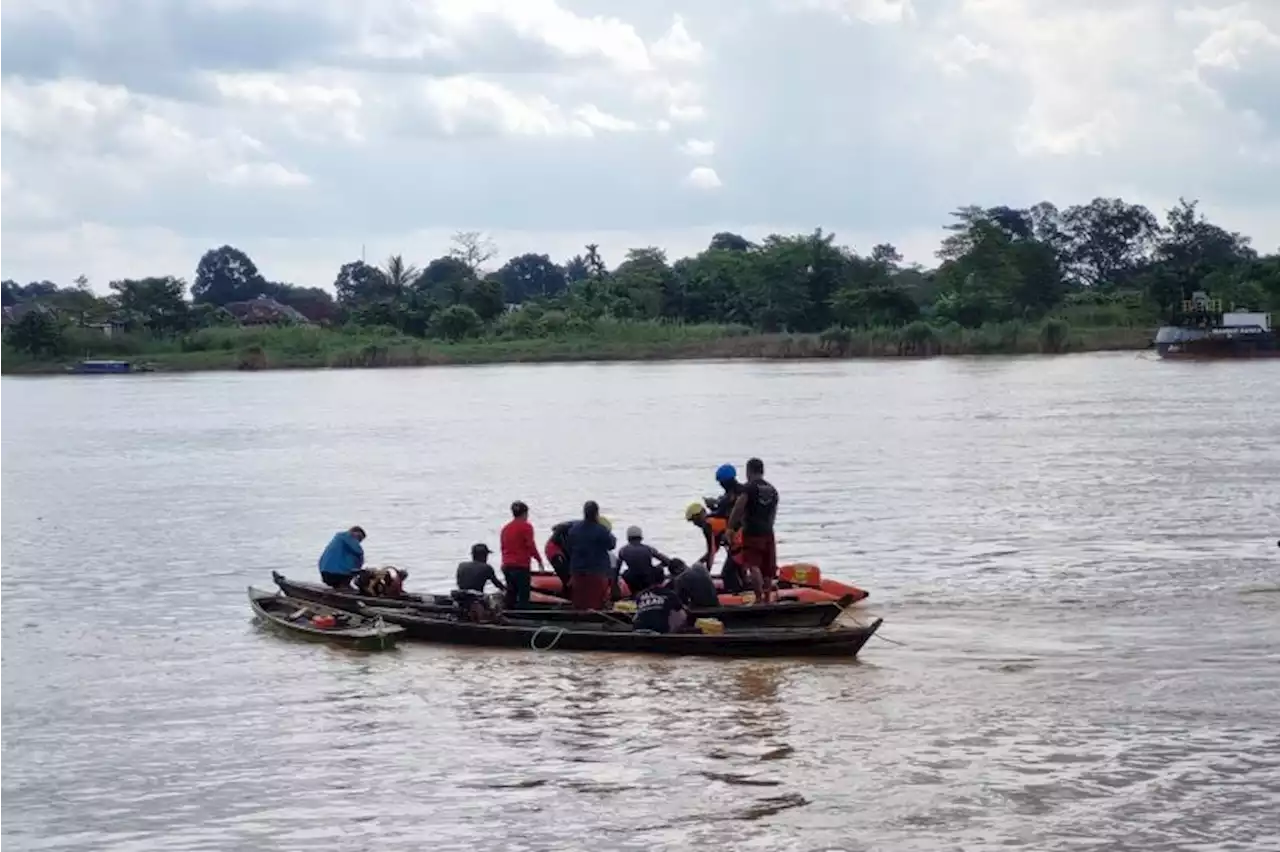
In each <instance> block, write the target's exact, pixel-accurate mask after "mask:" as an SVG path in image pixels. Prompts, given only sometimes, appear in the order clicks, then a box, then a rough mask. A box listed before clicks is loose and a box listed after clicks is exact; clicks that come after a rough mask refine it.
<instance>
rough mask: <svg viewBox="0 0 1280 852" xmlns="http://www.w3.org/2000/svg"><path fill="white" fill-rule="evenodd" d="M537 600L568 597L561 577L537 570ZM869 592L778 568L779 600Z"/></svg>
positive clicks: (729, 602)
mask: <svg viewBox="0 0 1280 852" xmlns="http://www.w3.org/2000/svg"><path fill="white" fill-rule="evenodd" d="M720 585H721V584H720V579H719V578H718V577H717V578H716V587H717V588H720ZM532 586H533V591H534V595H533V598H532V599H533V600H534V601H537V600H538V598H539V597H540V595H539V593H541V594H542V595H553V596H562V595H563V594H564V586H563V584H562V583H561V582H560V578H559V577H557V576H556V575H555V573H554V572H552V571H534V572H533V582H532ZM618 586H619V588H620V590H621V592H622V595H623V597H627V596H628V595H630V594H631V591H630V589H628V588H627V584H626V581H625V580H622V579H619V580H618ZM868 594H869V593H868V592H866V591H865V590H863V589H860V588H858V587H857V586H853V585H850V584H849V583H842V582H840V581H839V580H832V579H829V578H826V577H823V576H822V570H821V569H820V568H818V566H817V565H813V564H811V563H808V562H796V563H792V564H790V565H779V566H778V600H779V601H799V602H801V603H825V602H827V601H838V600H840V599H841V598H842V597H844V596H845V595H852V596H853V599H854V600H855V601H860V600H863V599H865V598H866V597H868ZM720 603H721V604H722V605H724V606H734V605H736V604H740V603H742V598H741V597H739V596H738V595H723V594H722V595H720Z"/></svg>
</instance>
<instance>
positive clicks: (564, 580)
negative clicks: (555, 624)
mask: <svg viewBox="0 0 1280 852" xmlns="http://www.w3.org/2000/svg"><path fill="white" fill-rule="evenodd" d="M573 524H574V522H573V521H563V522H561V523H558V524H556V525H555V526H554V527H552V528H551V537H550V538H548V539H547V543H546V545H545V546H544V547H543V548H542V549H543V551H544V552H545V553H546V554H547V561H548V562H550V563H551V570H552V571H555V572H556V576H557V577H559V578H560V597H562V598H568V597H569V580H570V577H569V528H570V527H572V526H573Z"/></svg>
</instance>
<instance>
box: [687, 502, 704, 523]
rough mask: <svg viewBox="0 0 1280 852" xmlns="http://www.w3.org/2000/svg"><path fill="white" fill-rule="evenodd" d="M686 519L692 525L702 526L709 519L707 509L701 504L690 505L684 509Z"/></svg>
mask: <svg viewBox="0 0 1280 852" xmlns="http://www.w3.org/2000/svg"><path fill="white" fill-rule="evenodd" d="M684 519H685V520H686V521H688V522H689V523H691V524H700V523H702V522H703V521H705V520H706V519H707V507H706V506H703V505H702V504H701V503H690V504H689V505H688V506H685V508H684Z"/></svg>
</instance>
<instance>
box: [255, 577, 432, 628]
mask: <svg viewBox="0 0 1280 852" xmlns="http://www.w3.org/2000/svg"><path fill="white" fill-rule="evenodd" d="M248 595H249V605H250V606H251V607H252V608H253V611H254V612H255V613H256V614H257V615H259V616H261V617H262V618H264V619H266V620H267V621H269V622H271V623H273V624H278V625H280V626H281V627H285V628H288V629H289V630H291V631H294V632H296V633H305V634H307V635H309V636H315V637H323V638H326V639H349V640H354V641H359V640H363V639H379V638H390V639H392V640H393V641H394V640H395V639H397V638H400V637H401V636H402V635H403V634H405V633H406V632H407V631H406V630H405V628H404V627H402V626H401V625H399V624H394V623H392V622H389V621H387V620H386V619H385V618H382V616H381V615H380V614H377V613H375V614H374V616H370V615H369V614H368V613H362V612H358V611H352V610H344V609H339V608H337V607H332V606H328V605H326V604H323V603H319V602H317V601H309V600H303V599H301V598H295V597H291V596H289V595H285V594H283V593H279V592H277V593H276V594H271V593H270V592H264V591H263V590H262V589H257V588H254V587H253V586H249V588H248ZM263 601H291V602H293V603H295V604H297V605H299V606H302V607H306V608H307V609H311V610H317V611H320V612H325V613H328V614H331V615H345V616H351V615H354V616H356V617H357V618H359V619H360V620H361V622H362V623H361V625H360V626H358V627H343V628H337V629H333V630H325V629H323V628H319V627H312V626H311V625H309V624H299V623H297V622H293V621H289V620H288V619H286V618H284V617H283V616H281V615H278V614H277V613H274V612H272V611H271V610H269V609H268V608H267V607H265V606H263V605H262V602H263ZM374 617H377V618H381V619H382V622H383V624H382V626H381V627H379V626H376V625H374V624H371V623H369V622H371V621H372V620H373V618H374Z"/></svg>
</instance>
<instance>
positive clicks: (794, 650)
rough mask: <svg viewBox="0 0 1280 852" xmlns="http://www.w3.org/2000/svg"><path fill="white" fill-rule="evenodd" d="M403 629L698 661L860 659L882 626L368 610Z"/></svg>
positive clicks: (435, 638) (429, 635) (454, 639)
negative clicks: (659, 622) (488, 618)
mask: <svg viewBox="0 0 1280 852" xmlns="http://www.w3.org/2000/svg"><path fill="white" fill-rule="evenodd" d="M365 609H366V611H368V612H370V613H376V614H378V615H381V616H382V617H383V618H384V619H385V620H386V621H388V622H390V623H392V624H396V625H399V626H401V627H403V628H404V629H405V631H406V635H407V636H408V638H410V639H414V640H417V641H421V642H434V643H439V644H445V645H473V646H481V647H490V648H526V649H530V650H535V651H551V650H556V651H606V652H624V653H635V654H667V655H674V656H697V657H846V658H851V657H856V656H857V654H858V652H859V651H860V650H862V646H863V645H865V644H866V643H867V641H868V640H869V639H870V638H871V637H872V636H874V635H875V633H876V631H877V630H878V629H879V628H880V624H881V620H880V619H876V620H875V621H874V622H872V623H871V624H870V625H867V626H865V627H863V626H857V627H836V628H827V629H814V630H737V631H732V630H729V629H727V628H726V631H725V632H724V633H722V634H702V633H649V632H646V631H635V630H632V629H630V628H629V627H625V626H622V625H619V626H616V627H609V626H605V625H593V626H586V625H582V626H572V625H558V624H547V623H537V622H522V623H521V622H513V623H508V624H477V623H474V622H468V621H458V620H454V619H450V618H444V617H440V616H433V615H428V614H421V613H416V612H414V611H412V610H408V609H397V608H395V607H366V608H365Z"/></svg>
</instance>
